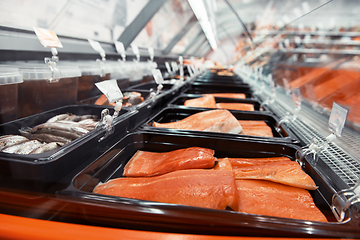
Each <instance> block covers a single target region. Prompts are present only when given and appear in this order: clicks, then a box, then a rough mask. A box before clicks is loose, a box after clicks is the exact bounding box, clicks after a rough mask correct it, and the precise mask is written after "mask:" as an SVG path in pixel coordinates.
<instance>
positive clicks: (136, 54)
mask: <svg viewBox="0 0 360 240" xmlns="http://www.w3.org/2000/svg"><path fill="white" fill-rule="evenodd" d="M131 49H132V51H133V53H134V54H135V56H136V58H137V60H138V61H140V51H139V48H138V46H136V45H135V44H131Z"/></svg>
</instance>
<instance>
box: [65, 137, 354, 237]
mask: <svg viewBox="0 0 360 240" xmlns="http://www.w3.org/2000/svg"><path fill="white" fill-rule="evenodd" d="M192 146H198V147H206V148H211V149H213V150H215V156H216V157H276V156H286V157H289V158H290V159H292V160H294V156H295V152H296V151H297V149H298V147H297V146H295V145H292V144H284V143H264V142H255V141H246V140H234V139H218V138H209V137H206V136H194V135H192V136H178V135H175V134H164V133H149V132H135V133H131V134H129V135H127V136H126V137H125V138H123V139H122V140H121V141H119V142H118V143H117V144H116V145H114V146H113V147H112V148H111V149H109V151H108V152H106V153H105V154H103V155H102V156H101V157H99V158H98V159H97V160H96V161H94V162H93V163H92V164H90V165H89V166H88V167H86V168H85V169H83V171H81V172H80V173H79V174H77V176H75V177H74V178H73V179H72V181H71V184H70V185H69V187H68V188H67V189H65V190H63V191H61V192H59V193H58V198H59V199H61V200H64V201H68V202H69V203H70V204H69V206H68V208H67V209H65V210H66V211H67V216H71V217H70V218H71V221H77V222H79V221H80V222H84V223H87V224H97V225H100V226H111V227H121V228H129V229H138V230H151V231H166V232H182V233H195V234H211V235H220V234H221V235H237V236H252V237H254V236H262V237H265V236H266V237H269V236H276V237H316V236H317V237H319V236H321V237H342V238H345V237H355V236H357V237H359V235H360V233H359V231H358V229H356V227H355V228H354V225H352V224H351V221H350V222H345V223H337V222H336V220H335V218H334V216H333V214H332V212H331V210H330V207H329V205H328V203H327V202H331V196H332V194H333V191H334V190H333V188H332V187H330V186H329V183H328V182H327V181H326V180H324V179H323V178H322V176H323V172H321V171H318V170H317V169H316V168H314V167H312V166H311V165H310V164H308V162H307V161H304V164H303V169H304V171H305V172H307V173H308V174H309V175H310V176H311V177H312V179H313V180H314V181H315V183H316V185H318V186H319V188H318V189H317V190H314V191H309V192H310V193H311V194H312V196H313V199H314V202H315V204H316V205H317V207H318V208H319V209H320V210H321V211H322V212H323V213H324V214H325V216H326V217H327V218H328V221H330V222H331V223H322V222H313V221H303V220H296V219H288V218H279V217H269V216H263V215H253V214H245V213H238V212H233V211H222V210H212V209H206V208H197V207H190V206H184V205H177V204H167V203H160V202H151V201H144V200H137V199H129V198H121V197H114V196H105V195H100V194H94V193H92V191H93V189H94V187H95V186H96V185H97V184H98V183H99V182H106V181H108V180H110V179H113V178H118V177H121V176H122V173H123V168H124V166H125V165H126V163H127V162H128V161H129V159H130V158H131V157H132V156H133V155H134V154H135V152H136V151H137V150H145V151H156V152H162V151H171V150H175V149H180V148H186V147H192ZM326 176H329V177H331V179H333V180H334V181H335V180H336V181H338V180H339V179H337V178H338V177H337V175H336V174H335V173H333V172H328V173H326ZM340 181H341V180H340ZM328 196H330V197H329V198H330V199H328V198H327V197H328ZM77 209H81V213H78V214H71V211H77ZM69 212H70V213H69ZM60 214H61V213H60Z"/></svg>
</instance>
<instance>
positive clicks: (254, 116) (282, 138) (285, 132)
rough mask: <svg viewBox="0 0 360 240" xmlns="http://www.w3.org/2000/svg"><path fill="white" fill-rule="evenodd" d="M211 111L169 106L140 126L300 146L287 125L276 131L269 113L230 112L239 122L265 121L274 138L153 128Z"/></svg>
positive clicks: (150, 128)
mask: <svg viewBox="0 0 360 240" xmlns="http://www.w3.org/2000/svg"><path fill="white" fill-rule="evenodd" d="M203 111H209V109H208V108H190V107H185V106H177V107H176V106H169V107H166V108H164V109H162V110H161V111H159V112H158V113H157V114H155V115H154V116H153V117H151V118H150V119H149V120H148V121H147V122H146V124H143V125H141V126H140V128H141V129H145V130H148V131H155V132H171V133H177V134H196V135H208V136H215V137H227V138H246V139H257V140H262V141H268V142H287V143H293V144H300V141H299V139H298V138H297V137H296V136H295V135H294V133H293V132H292V131H291V130H290V129H289V128H288V127H287V126H286V125H285V124H281V125H280V126H279V129H280V130H279V131H277V130H276V124H277V120H276V118H275V116H274V115H273V114H271V113H269V112H249V111H236V110H229V111H230V112H231V113H232V114H233V115H234V117H235V118H236V119H238V120H258V121H260V120H261V121H265V122H266V124H267V125H268V126H269V127H270V128H271V129H272V133H273V136H274V137H261V136H250V135H242V134H231V133H216V132H207V131H194V130H180V129H171V128H160V127H154V126H152V123H153V122H158V123H168V122H175V121H179V120H182V119H184V118H186V117H189V116H190V115H193V114H196V113H199V112H203Z"/></svg>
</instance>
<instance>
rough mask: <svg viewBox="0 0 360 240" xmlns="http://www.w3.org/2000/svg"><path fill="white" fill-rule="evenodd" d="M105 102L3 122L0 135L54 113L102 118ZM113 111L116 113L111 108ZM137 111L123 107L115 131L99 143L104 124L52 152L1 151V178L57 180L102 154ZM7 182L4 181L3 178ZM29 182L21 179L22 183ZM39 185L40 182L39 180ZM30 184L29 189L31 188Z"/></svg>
mask: <svg viewBox="0 0 360 240" xmlns="http://www.w3.org/2000/svg"><path fill="white" fill-rule="evenodd" d="M103 109H104V107H103V106H94V105H71V106H66V107H61V108H57V109H54V110H51V111H47V112H43V113H40V114H36V115H32V116H29V117H26V118H22V119H18V120H15V121H12V122H8V123H5V124H2V125H0V135H8V134H16V135H20V132H19V129H21V128H24V127H25V128H26V127H35V126H36V125H38V124H41V123H45V122H46V121H47V120H48V119H50V118H51V117H54V116H56V115H59V114H64V113H72V114H76V115H85V114H91V115H96V116H97V117H98V119H100V117H101V116H100V115H101V111H102V110H103ZM109 110H110V114H112V113H113V110H112V109H109ZM135 114H136V112H135V111H134V112H130V111H128V110H121V111H120V113H119V116H118V117H117V118H116V119H115V120H114V129H115V130H114V133H113V135H110V137H107V138H106V139H105V140H103V141H102V142H100V143H99V139H100V138H101V137H103V136H104V135H105V130H104V129H103V128H98V129H94V130H92V131H90V132H89V133H86V134H85V135H83V136H81V137H79V138H77V139H75V140H73V141H72V142H70V143H68V144H66V145H64V146H62V147H60V148H58V149H56V150H52V151H49V152H44V153H40V154H27V155H21V154H10V153H3V152H0V179H2V180H4V181H5V179H7V178H10V179H11V180H12V181H11V182H12V183H15V182H16V181H17V180H35V181H40V182H48V183H49V182H54V181H57V180H59V179H60V178H62V177H63V176H64V175H65V174H67V173H69V172H70V171H71V169H72V168H74V167H76V166H78V165H81V164H83V163H84V162H86V161H87V160H88V159H89V160H90V159H91V156H92V155H94V154H95V155H96V154H98V155H100V153H99V152H101V151H105V150H106V148H107V147H109V146H112V145H113V144H114V143H115V142H117V141H118V140H119V139H120V138H121V137H122V136H124V135H125V134H126V132H127V131H128V130H130V129H128V128H129V126H131V124H130V118H131V117H132V116H134V115H135ZM1 182H2V184H4V182H3V181H1ZM27 183H28V182H27V181H25V182H21V184H23V187H24V188H25V187H29V188H31V186H26V184H27ZM35 185H36V186H38V187H39V189H43V188H42V187H41V183H36V184H35ZM29 188H27V189H29Z"/></svg>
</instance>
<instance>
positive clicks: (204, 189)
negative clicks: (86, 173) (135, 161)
mask: <svg viewBox="0 0 360 240" xmlns="http://www.w3.org/2000/svg"><path fill="white" fill-rule="evenodd" d="M94 193H99V194H105V195H112V196H118V197H126V198H135V199H142V200H148V201H155V202H164V203H174V204H182V205H189V206H195V207H203V208H212V209H219V210H225V209H226V207H230V208H232V209H233V210H235V211H237V208H238V194H237V189H236V184H235V178H234V173H233V172H232V171H212V170H202V169H191V170H179V171H175V172H171V173H167V174H164V175H161V176H156V177H145V178H117V179H113V180H110V181H108V182H106V183H104V184H99V185H98V186H96V188H95V189H94Z"/></svg>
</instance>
